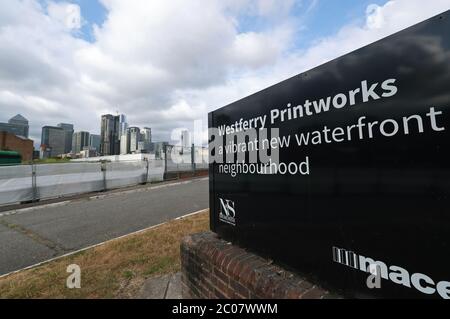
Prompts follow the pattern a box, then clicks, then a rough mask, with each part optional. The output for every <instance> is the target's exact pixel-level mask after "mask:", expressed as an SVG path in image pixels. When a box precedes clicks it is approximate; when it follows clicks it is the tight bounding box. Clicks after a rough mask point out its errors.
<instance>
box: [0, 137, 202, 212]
mask: <svg viewBox="0 0 450 319" xmlns="http://www.w3.org/2000/svg"><path fill="white" fill-rule="evenodd" d="M92 160H93V161H88V162H68V163H62V164H29V165H18V166H0V205H7V204H13V203H20V202H32V201H38V200H43V199H51V198H57V197H63V196H70V195H76V194H82V193H90V192H98V191H106V190H111V189H117V188H121V187H128V186H133V185H138V184H145V183H154V182H162V181H164V180H167V179H173V178H180V177H181V176H182V174H183V176H186V175H188V176H189V174H192V175H196V174H197V173H198V172H199V171H205V170H206V169H207V168H208V163H207V151H206V149H205V148H200V147H191V148H182V147H175V146H171V145H165V147H164V148H163V149H162V150H161V152H160V154H158V156H156V158H155V159H148V158H145V159H144V160H140V161H95V158H93V159H92Z"/></svg>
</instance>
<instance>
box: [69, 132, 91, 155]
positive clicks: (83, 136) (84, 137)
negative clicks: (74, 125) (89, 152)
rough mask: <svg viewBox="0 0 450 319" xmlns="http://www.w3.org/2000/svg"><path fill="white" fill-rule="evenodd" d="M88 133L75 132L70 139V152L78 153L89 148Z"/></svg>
mask: <svg viewBox="0 0 450 319" xmlns="http://www.w3.org/2000/svg"><path fill="white" fill-rule="evenodd" d="M89 135H90V134H89V132H76V133H74V134H73V138H72V152H74V153H75V154H78V153H80V152H81V151H82V150H83V149H84V148H85V147H87V146H89Z"/></svg>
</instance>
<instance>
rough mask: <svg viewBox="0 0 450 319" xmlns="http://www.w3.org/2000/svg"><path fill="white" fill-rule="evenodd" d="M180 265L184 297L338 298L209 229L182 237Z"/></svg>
mask: <svg viewBox="0 0 450 319" xmlns="http://www.w3.org/2000/svg"><path fill="white" fill-rule="evenodd" d="M181 266H182V293H183V298H186V299H217V298H219V299H249V298H250V299H323V298H338V296H336V295H332V294H331V293H329V292H328V291H326V290H324V289H322V288H320V287H319V286H317V285H315V284H314V283H311V282H309V281H307V280H305V279H304V278H302V277H300V276H298V275H296V274H294V273H292V272H289V271H286V270H284V269H283V268H281V267H279V266H277V265H274V264H273V263H272V262H271V261H270V260H267V259H263V258H261V257H259V256H257V255H255V254H252V253H249V252H247V251H246V250H244V249H242V248H239V247H237V246H234V245H231V244H230V243H227V242H226V241H223V240H221V239H219V238H218V237H217V235H216V234H214V233H212V232H206V233H201V234H195V235H191V236H188V237H185V238H184V239H183V240H182V243H181Z"/></svg>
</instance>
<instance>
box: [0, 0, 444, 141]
mask: <svg viewBox="0 0 450 319" xmlns="http://www.w3.org/2000/svg"><path fill="white" fill-rule="evenodd" d="M0 6H1V7H0V47H1V50H0V121H6V120H8V119H9V118H10V117H12V116H14V115H15V114H17V113H21V114H22V115H24V116H25V117H26V118H28V119H29V121H30V125H31V138H33V139H34V140H35V144H36V145H38V144H39V142H40V131H41V127H42V126H43V125H56V124H57V123H60V122H67V123H73V124H74V125H75V129H76V130H87V131H90V132H92V133H99V130H100V116H101V114H105V113H113V114H115V113H116V112H120V113H124V114H126V115H127V116H128V122H129V124H132V125H137V126H150V127H152V128H153V133H154V137H155V139H156V140H163V139H164V140H167V139H168V138H169V137H170V132H171V130H172V129H175V128H180V127H187V128H190V127H192V122H193V121H194V120H196V119H202V120H206V114H207V112H208V111H211V110H214V109H216V108H218V107H221V106H224V105H226V104H229V103H231V102H233V101H235V100H238V99H240V98H242V97H245V96H247V95H249V94H252V93H254V92H257V91H259V90H261V89H264V88H265V87H267V86H270V85H272V84H275V83H277V82H279V81H281V80H284V79H286V78H288V77H291V76H293V75H295V74H298V73H300V72H302V71H306V70H308V69H310V68H312V67H315V66H317V65H320V64H322V63H324V62H326V61H329V60H331V59H333V58H336V57H338V56H340V55H342V54H345V53H348V52H350V51H352V50H354V49H357V48H359V47H361V46H364V45H366V44H369V43H371V42H373V41H375V40H378V39H380V38H382V37H385V36H387V35H389V34H392V33H394V32H396V31H399V30H401V29H403V28H405V27H407V26H410V25H413V24H415V23H417V22H420V21H422V20H424V19H427V18H429V17H431V16H434V15H436V14H439V13H441V12H442V11H445V10H448V9H450V0H427V1H423V0H393V1H387V0H345V1H342V0H72V1H50V0H2V1H1V4H0Z"/></svg>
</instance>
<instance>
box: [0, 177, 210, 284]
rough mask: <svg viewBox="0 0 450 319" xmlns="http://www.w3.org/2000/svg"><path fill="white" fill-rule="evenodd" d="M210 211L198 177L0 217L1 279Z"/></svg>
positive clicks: (204, 185)
mask: <svg viewBox="0 0 450 319" xmlns="http://www.w3.org/2000/svg"><path fill="white" fill-rule="evenodd" d="M208 207H209V203H208V180H207V179H206V178H202V179H193V180H189V181H184V182H174V183H169V184H164V185H158V186H147V187H144V188H138V189H132V190H125V191H120V192H111V193H105V194H102V195H100V196H93V197H85V198H81V199H75V200H70V201H66V202H60V203H55V204H51V205H45V206H37V207H32V208H26V209H23V210H16V211H13V212H2V213H0V275H2V274H6V273H9V272H12V271H15V270H18V269H22V268H24V267H28V266H31V265H34V264H36V263H39V262H42V261H45V260H48V259H51V258H54V257H57V256H60V255H63V254H67V253H69V252H73V251H76V250H79V249H82V248H85V247H88V246H91V245H95V244H98V243H101V242H104V241H106V240H110V239H113V238H117V237H120V236H123V235H126V234H129V233H132V232H135V231H138V230H141V229H145V228H148V227H150V226H153V225H157V224H160V223H162V222H165V221H168V220H171V219H174V218H177V217H180V216H183V215H186V214H189V213H192V212H196V211H199V210H202V209H206V208H208Z"/></svg>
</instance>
